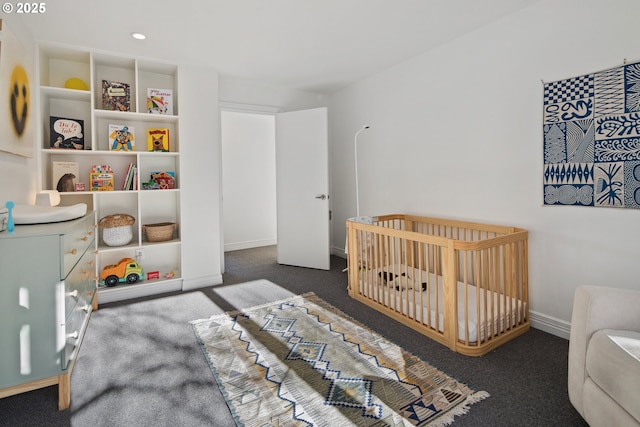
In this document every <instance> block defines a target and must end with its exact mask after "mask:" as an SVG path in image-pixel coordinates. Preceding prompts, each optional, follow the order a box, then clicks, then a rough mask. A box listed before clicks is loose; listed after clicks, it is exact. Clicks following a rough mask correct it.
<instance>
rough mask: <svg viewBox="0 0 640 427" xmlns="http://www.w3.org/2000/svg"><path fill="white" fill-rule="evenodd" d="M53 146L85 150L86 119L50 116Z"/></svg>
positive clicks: (50, 132) (51, 145)
mask: <svg viewBox="0 0 640 427" xmlns="http://www.w3.org/2000/svg"><path fill="white" fill-rule="evenodd" d="M49 134H50V136H51V137H50V141H51V144H50V147H51V148H66V149H72V150H84V120H80V119H65V118H63V117H49Z"/></svg>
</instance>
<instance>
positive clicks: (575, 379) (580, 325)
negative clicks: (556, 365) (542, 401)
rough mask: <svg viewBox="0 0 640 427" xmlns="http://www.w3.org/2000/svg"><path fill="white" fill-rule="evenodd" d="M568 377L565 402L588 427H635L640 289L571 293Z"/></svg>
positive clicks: (639, 389)
mask: <svg viewBox="0 0 640 427" xmlns="http://www.w3.org/2000/svg"><path fill="white" fill-rule="evenodd" d="M568 378H569V383H568V387H569V399H570V400H571V403H572V404H573V406H574V407H575V408H576V409H577V411H578V412H579V413H580V415H582V417H583V418H584V419H585V420H586V421H587V422H588V423H589V425H590V426H591V427H597V426H606V427H609V426H616V427H622V426H634V427H638V426H640V290H638V291H635V290H628V289H615V288H606V287H596V286H581V287H579V288H578V289H577V290H576V292H575V296H574V301H573V313H572V318H571V335H570V340H569V373H568Z"/></svg>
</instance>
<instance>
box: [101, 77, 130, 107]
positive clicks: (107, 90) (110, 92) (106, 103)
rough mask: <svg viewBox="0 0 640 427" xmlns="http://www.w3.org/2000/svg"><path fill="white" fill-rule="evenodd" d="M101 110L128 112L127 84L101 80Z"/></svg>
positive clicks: (128, 91)
mask: <svg viewBox="0 0 640 427" xmlns="http://www.w3.org/2000/svg"><path fill="white" fill-rule="evenodd" d="M102 108H103V109H104V110H116V111H130V110H131V89H130V87H129V84H128V83H121V82H114V81H110V80H103V81H102Z"/></svg>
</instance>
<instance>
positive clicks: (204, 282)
mask: <svg viewBox="0 0 640 427" xmlns="http://www.w3.org/2000/svg"><path fill="white" fill-rule="evenodd" d="M221 284H222V274H214V275H211V276H203V277H196V278H195V279H184V280H183V281H182V290H183V291H190V290H192V289H200V288H204V287H207V286H214V285H221Z"/></svg>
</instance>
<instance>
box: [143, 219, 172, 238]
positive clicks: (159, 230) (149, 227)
mask: <svg viewBox="0 0 640 427" xmlns="http://www.w3.org/2000/svg"><path fill="white" fill-rule="evenodd" d="M175 228H176V224H175V222H158V223H155V224H145V225H143V226H142V231H144V234H145V236H147V241H148V242H165V241H167V240H171V239H173V232H174V230H175Z"/></svg>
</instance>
